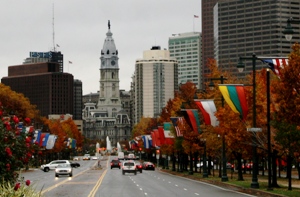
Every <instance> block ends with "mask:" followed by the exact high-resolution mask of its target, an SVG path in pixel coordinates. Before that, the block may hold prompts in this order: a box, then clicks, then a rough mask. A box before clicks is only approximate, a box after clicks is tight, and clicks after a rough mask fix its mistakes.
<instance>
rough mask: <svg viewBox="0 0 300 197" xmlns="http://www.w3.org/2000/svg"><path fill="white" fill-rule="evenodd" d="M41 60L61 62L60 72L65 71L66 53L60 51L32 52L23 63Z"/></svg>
mask: <svg viewBox="0 0 300 197" xmlns="http://www.w3.org/2000/svg"><path fill="white" fill-rule="evenodd" d="M39 62H55V63H59V72H64V55H63V54H62V53H61V52H60V51H49V52H30V53H29V57H28V58H26V59H25V60H24V62H23V64H32V63H39Z"/></svg>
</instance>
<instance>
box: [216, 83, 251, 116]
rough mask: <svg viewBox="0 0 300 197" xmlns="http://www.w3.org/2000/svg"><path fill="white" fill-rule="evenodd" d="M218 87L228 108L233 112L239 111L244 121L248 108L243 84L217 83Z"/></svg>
mask: <svg viewBox="0 0 300 197" xmlns="http://www.w3.org/2000/svg"><path fill="white" fill-rule="evenodd" d="M219 89H220V91H221V93H222V95H223V98H224V99H225V101H226V103H227V104H228V105H229V106H230V108H231V109H232V110H233V111H234V112H235V113H239V114H240V117H241V119H242V120H244V121H245V120H246V118H247V115H248V111H249V110H248V105H247V100H246V95H245V89H244V85H242V84H239V85H235V84H226V85H224V84H219Z"/></svg>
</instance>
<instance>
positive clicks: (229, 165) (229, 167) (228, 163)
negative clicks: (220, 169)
mask: <svg viewBox="0 0 300 197" xmlns="http://www.w3.org/2000/svg"><path fill="white" fill-rule="evenodd" d="M226 168H227V169H234V164H232V163H230V162H227V164H226Z"/></svg>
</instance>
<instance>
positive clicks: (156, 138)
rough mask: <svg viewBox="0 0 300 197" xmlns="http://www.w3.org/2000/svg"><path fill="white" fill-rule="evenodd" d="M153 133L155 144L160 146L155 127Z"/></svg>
mask: <svg viewBox="0 0 300 197" xmlns="http://www.w3.org/2000/svg"><path fill="white" fill-rule="evenodd" d="M154 134H155V143H156V146H161V143H160V137H159V132H158V130H157V129H154Z"/></svg>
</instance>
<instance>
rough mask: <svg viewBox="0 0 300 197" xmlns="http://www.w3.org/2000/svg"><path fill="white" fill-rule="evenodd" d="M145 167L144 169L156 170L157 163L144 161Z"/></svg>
mask: <svg viewBox="0 0 300 197" xmlns="http://www.w3.org/2000/svg"><path fill="white" fill-rule="evenodd" d="M143 169H144V170H155V165H154V164H153V163H151V162H144V163H143Z"/></svg>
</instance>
